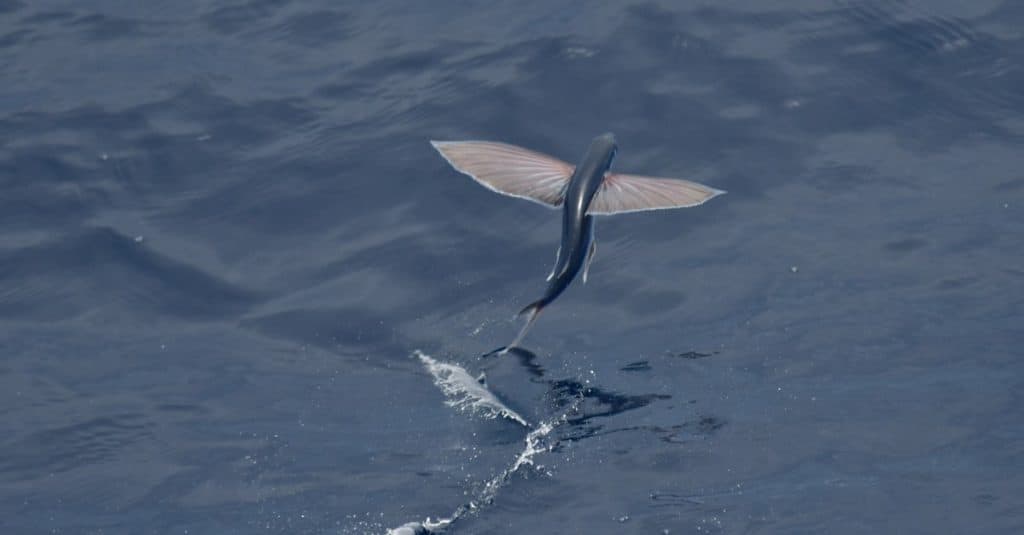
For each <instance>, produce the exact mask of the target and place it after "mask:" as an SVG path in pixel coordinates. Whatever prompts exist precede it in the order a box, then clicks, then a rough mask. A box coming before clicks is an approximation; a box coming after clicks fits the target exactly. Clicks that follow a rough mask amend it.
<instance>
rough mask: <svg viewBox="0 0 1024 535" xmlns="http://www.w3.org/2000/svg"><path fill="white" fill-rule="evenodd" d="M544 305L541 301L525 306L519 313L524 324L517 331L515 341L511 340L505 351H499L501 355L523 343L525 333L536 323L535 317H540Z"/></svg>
mask: <svg viewBox="0 0 1024 535" xmlns="http://www.w3.org/2000/svg"><path fill="white" fill-rule="evenodd" d="M546 304H547V303H545V302H544V300H543V299H541V300H539V301H534V302H532V303H530V304H529V305H526V308H524V309H522V310H520V311H519V314H518V315H519V316H523V315H525V316H526V323H525V324H524V325H523V328H522V329H520V330H519V334H518V335H517V336H516V339H515V340H512V343H511V344H509V345H507V346H505V349H502V350H501V354H502V355H504V354H505V353H508V350H509V349H512V348H513V347H516V346H518V345H519V343H520V342H522V341H523V338H524V337H525V336H526V332H527V331H529V330H530V327H532V326H533V322H535V321H537V316H539V315H540V311H541V310H544V305H546Z"/></svg>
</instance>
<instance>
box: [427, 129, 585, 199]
mask: <svg viewBox="0 0 1024 535" xmlns="http://www.w3.org/2000/svg"><path fill="white" fill-rule="evenodd" d="M430 144H431V145H433V146H434V148H435V149H437V151H438V152H439V153H441V156H443V157H444V159H445V160H448V163H450V164H451V165H452V167H454V168H455V169H456V170H458V171H459V172H460V173H464V174H466V175H469V176H470V177H471V178H473V180H476V181H477V182H479V183H480V184H481V185H483V186H484V187H486V188H488V189H490V190H492V191H495V192H498V193H501V194H503V195H510V196H512V197H519V198H521V199H527V200H530V201H534V202H536V203H540V204H543V205H545V206H548V207H552V208H553V207H556V206H559V205H560V204H562V198H563V192H564V191H565V186H566V184H568V183H569V178H570V177H571V176H572V173H573V170H574V167H573V166H572V165H569V164H567V163H565V162H563V161H561V160H558V159H556V158H552V157H550V156H546V155H544V154H541V153H539V152H534V151H531V150H527V149H524V148H521V147H516V146H515V145H508V144H505V143H495V142H491V141H431V142H430Z"/></svg>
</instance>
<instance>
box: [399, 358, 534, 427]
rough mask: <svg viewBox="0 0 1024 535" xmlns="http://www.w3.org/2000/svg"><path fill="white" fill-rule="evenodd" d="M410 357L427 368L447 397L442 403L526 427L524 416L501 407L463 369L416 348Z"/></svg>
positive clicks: (486, 390) (492, 396) (496, 398)
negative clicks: (417, 359) (416, 359)
mask: <svg viewBox="0 0 1024 535" xmlns="http://www.w3.org/2000/svg"><path fill="white" fill-rule="evenodd" d="M413 355H414V356H416V357H417V358H419V359H420V362H422V363H423V365H424V366H426V367H427V371H428V372H430V375H432V376H433V377H434V384H435V385H437V387H438V388H440V389H441V391H442V392H444V395H445V397H447V398H448V400H447V401H445V404H446V405H448V406H449V407H454V408H456V409H458V410H460V411H469V412H473V413H476V414H480V415H482V416H484V417H486V418H497V417H498V416H501V417H504V418H508V419H509V420H512V421H513V422H516V423H519V424H520V425H522V426H524V427H530V424H529V423H527V422H526V419H525V418H523V417H522V416H520V415H519V414H518V413H516V411H514V410H512V409H510V408H508V407H507V406H505V404H504V403H502V402H501V400H499V399H498V397H497V396H495V395H494V394H493V393H492V392H491V391H490V390H488V389H487V387H486V386H484V385H482V384H480V381H478V380H476V379H474V378H473V376H471V375H470V374H469V372H467V371H466V370H465V368H463V367H461V366H459V365H457V364H451V363H448V362H440V361H438V360H435V359H434V358H432V357H431V356H430V355H427V354H426V353H424V352H422V351H420V350H416V351H415V352H414V353H413Z"/></svg>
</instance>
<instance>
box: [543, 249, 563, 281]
mask: <svg viewBox="0 0 1024 535" xmlns="http://www.w3.org/2000/svg"><path fill="white" fill-rule="evenodd" d="M561 254H562V246H561V245H559V246H558V250H557V251H555V265H553V266H551V274H550V275H548V278H546V279H544V280H545V281H548V282H551V279H553V278H555V271H557V270H558V257H559V256H560V255H561Z"/></svg>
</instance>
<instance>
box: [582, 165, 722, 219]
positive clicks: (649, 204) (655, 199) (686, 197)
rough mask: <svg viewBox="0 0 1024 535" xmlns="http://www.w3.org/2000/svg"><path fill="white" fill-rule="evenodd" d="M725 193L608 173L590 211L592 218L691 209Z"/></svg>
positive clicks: (670, 180) (684, 182)
mask: <svg viewBox="0 0 1024 535" xmlns="http://www.w3.org/2000/svg"><path fill="white" fill-rule="evenodd" d="M723 193H725V192H724V191H722V190H717V189H715V188H710V187H708V186H705V185H703V184H698V183H696V182H690V181H688V180H679V179H674V178H652V177H645V176H636V175H623V174H618V173H608V174H606V175H605V177H604V183H603V184H601V189H599V190H598V191H597V195H595V196H594V200H593V201H591V202H590V208H589V209H588V210H587V214H589V215H610V214H621V213H625V212H643V211H647V210H664V209H667V208H687V207H690V206H697V205H699V204H703V203H705V202H707V201H708V200H709V199H712V198H714V197H717V196H719V195H722V194H723Z"/></svg>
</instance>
